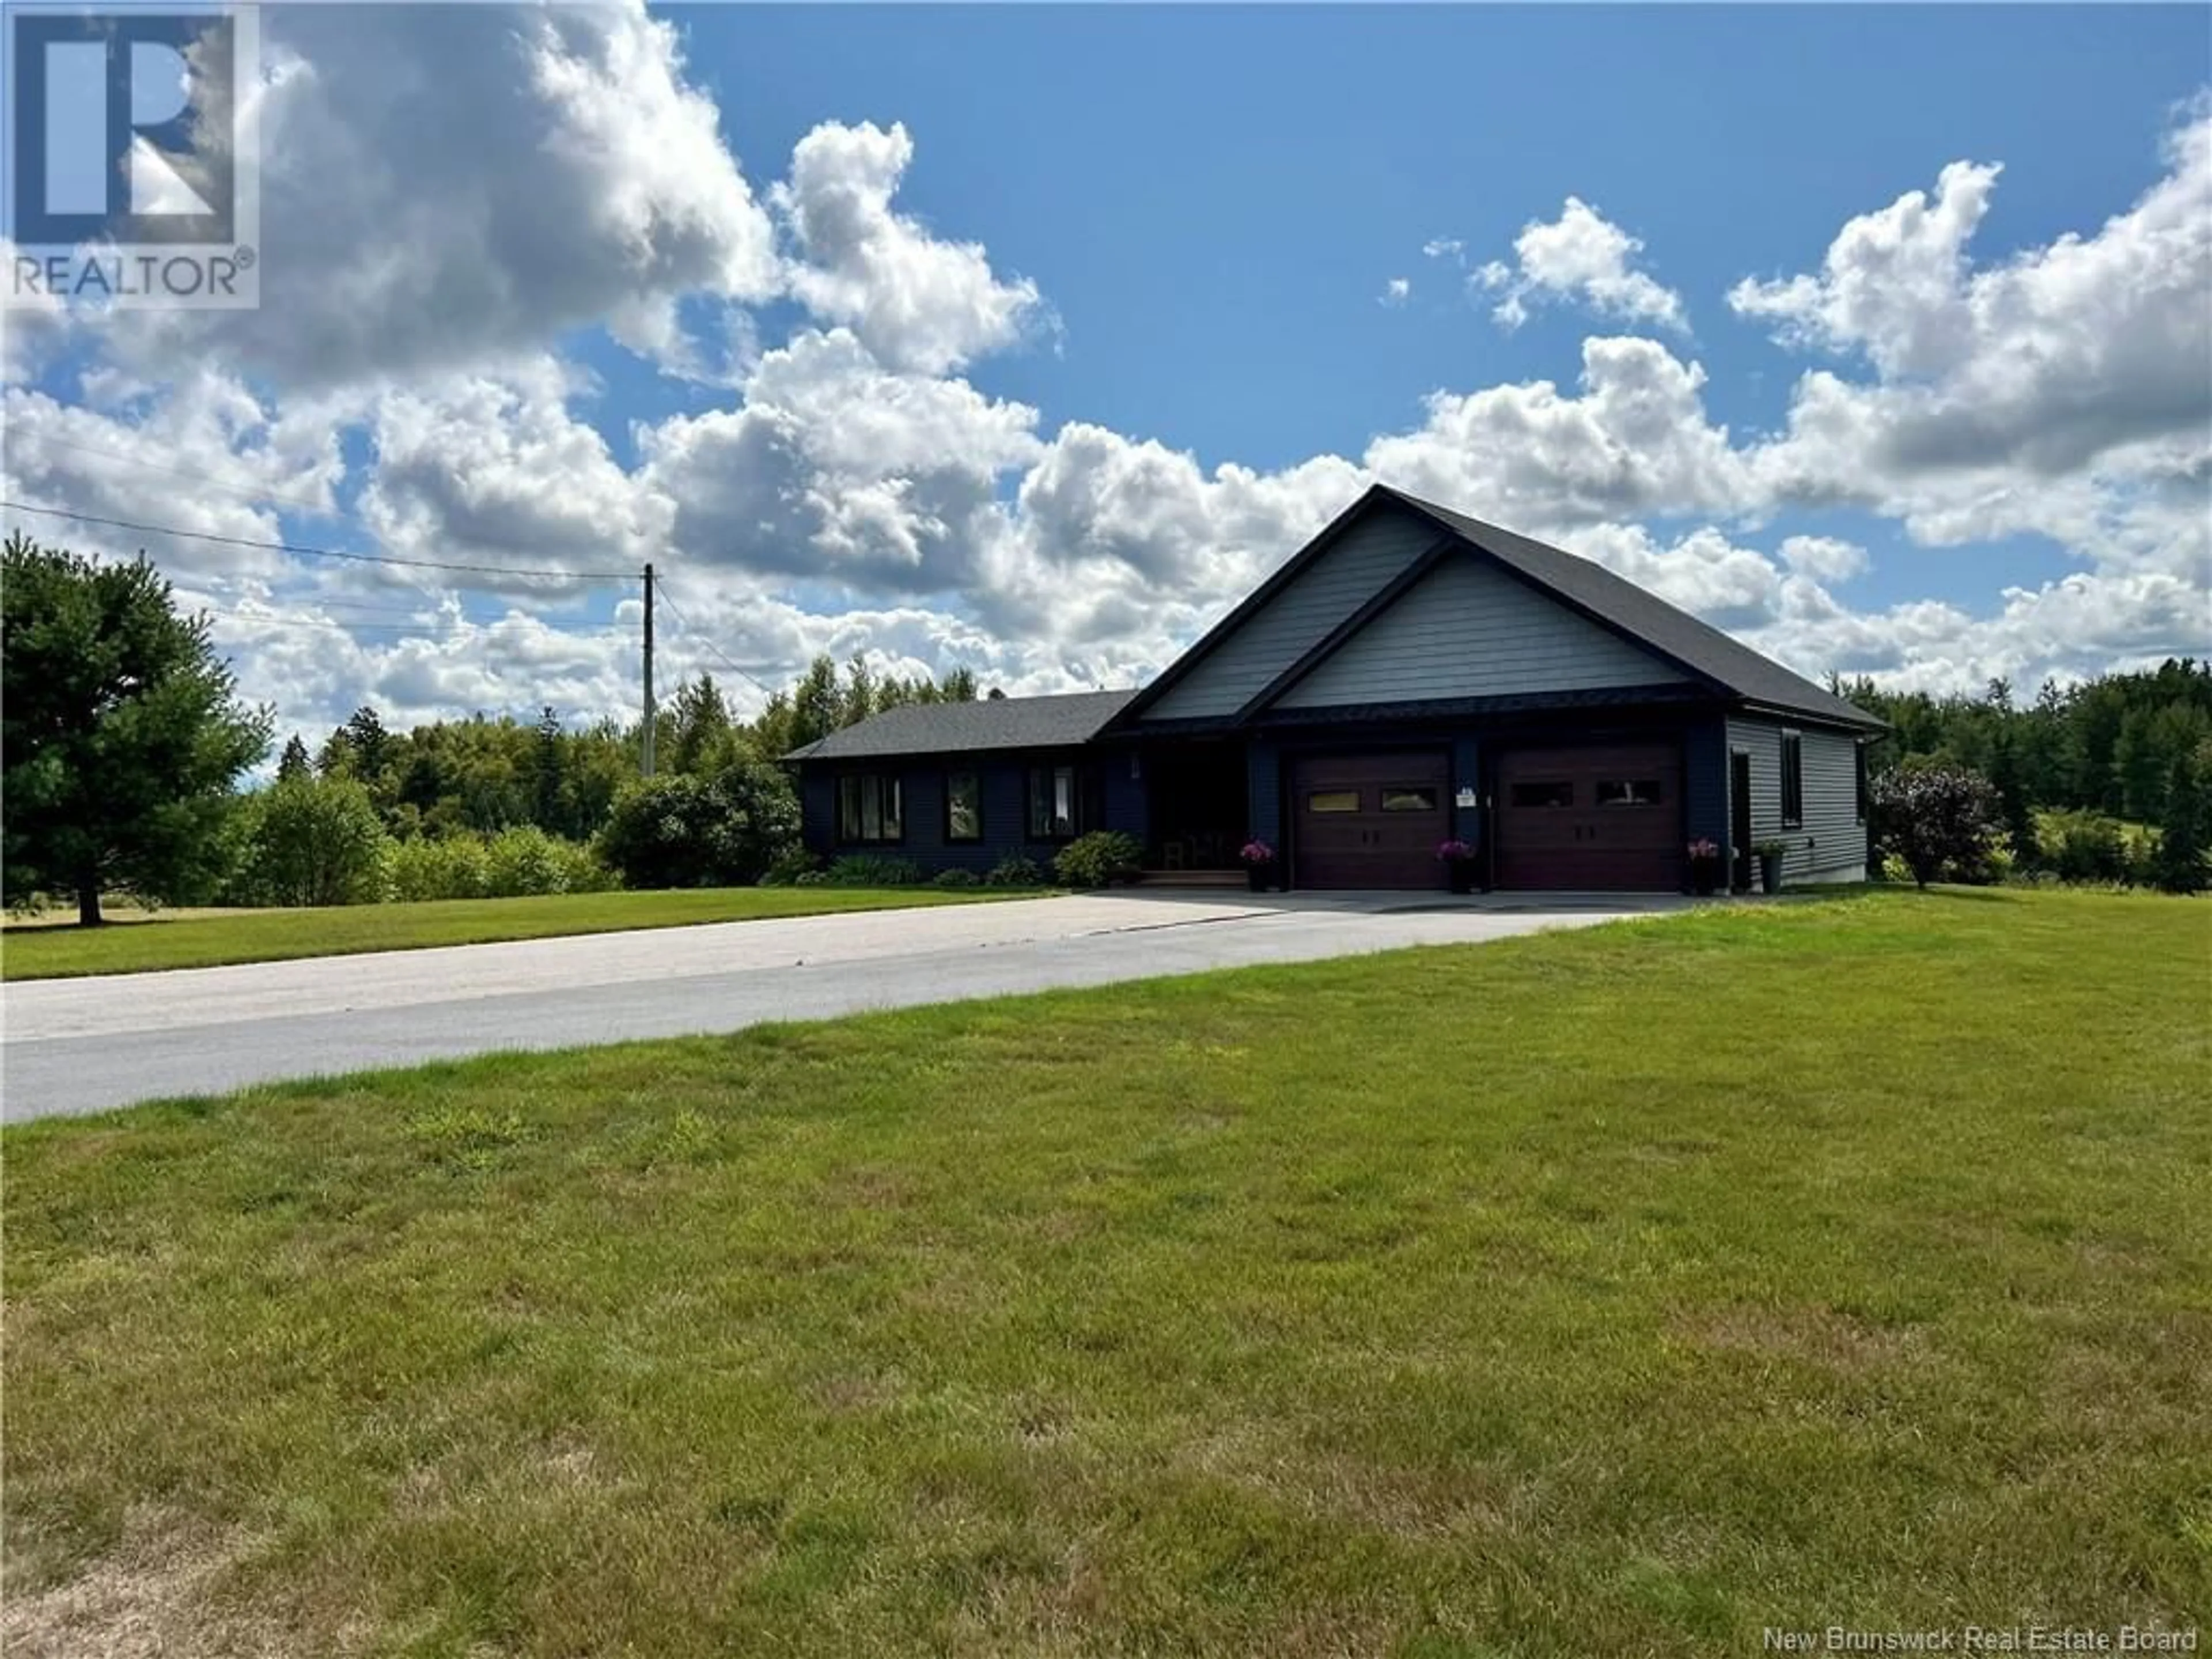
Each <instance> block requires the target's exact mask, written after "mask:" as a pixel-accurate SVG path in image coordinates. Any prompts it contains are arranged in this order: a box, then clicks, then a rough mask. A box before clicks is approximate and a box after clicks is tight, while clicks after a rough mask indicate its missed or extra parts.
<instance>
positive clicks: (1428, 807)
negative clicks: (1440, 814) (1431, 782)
mask: <svg viewBox="0 0 2212 1659" xmlns="http://www.w3.org/2000/svg"><path fill="white" fill-rule="evenodd" d="M1437 799H1438V797H1437V792H1436V791H1435V790H1433V789H1430V788H1426V787H1420V786H1407V787H1396V786H1393V785H1387V784H1386V785H1385V786H1384V787H1383V811H1386V812H1433V811H1436V810H1437Z"/></svg>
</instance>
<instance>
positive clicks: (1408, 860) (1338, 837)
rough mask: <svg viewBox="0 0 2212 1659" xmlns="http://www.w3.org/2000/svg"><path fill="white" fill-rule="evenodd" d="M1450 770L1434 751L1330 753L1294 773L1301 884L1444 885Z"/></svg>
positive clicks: (1296, 855)
mask: <svg viewBox="0 0 2212 1659" xmlns="http://www.w3.org/2000/svg"><path fill="white" fill-rule="evenodd" d="M1450 772H1451V767H1450V763H1449V761H1448V760H1447V759H1446V757H1444V756H1443V754H1441V753H1438V752H1435V751H1431V750H1410V751H1407V752H1405V753H1401V754H1380V755H1329V756H1318V757H1312V758H1309V759H1305V760H1302V761H1300V762H1299V763H1297V766H1296V767H1295V768H1293V769H1292V771H1291V787H1292V789H1293V791H1294V792H1295V799H1293V801H1292V802H1291V823H1292V828H1293V834H1294V836H1295V837H1296V839H1295V840H1294V842H1292V848H1291V850H1292V854H1293V859H1294V873H1295V876H1296V878H1297V884H1298V885H1299V886H1301V887H1412V888H1424V887H1442V886H1443V884H1444V870H1443V866H1442V865H1440V864H1438V863H1437V842H1440V841H1442V840H1443V838H1444V836H1445V834H1446V833H1447V831H1446V825H1447V823H1449V810H1450V802H1449V799H1448V798H1447V797H1448V790H1447V788H1446V785H1447V784H1448V783H1449V779H1450Z"/></svg>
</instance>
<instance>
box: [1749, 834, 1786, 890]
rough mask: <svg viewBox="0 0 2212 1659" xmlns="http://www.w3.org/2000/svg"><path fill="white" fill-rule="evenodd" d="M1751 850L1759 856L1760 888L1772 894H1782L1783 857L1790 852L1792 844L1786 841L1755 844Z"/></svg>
mask: <svg viewBox="0 0 2212 1659" xmlns="http://www.w3.org/2000/svg"><path fill="white" fill-rule="evenodd" d="M1751 850H1752V851H1753V853H1755V854H1758V855H1759V886H1760V887H1761V888H1763V889H1764V890H1765V891H1767V892H1770V893H1778V892H1780V891H1781V890H1782V859H1783V855H1784V854H1786V853H1788V852H1789V850H1790V843H1789V842H1786V841H1759V842H1753V843H1752V846H1751Z"/></svg>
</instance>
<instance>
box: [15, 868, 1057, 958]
mask: <svg viewBox="0 0 2212 1659" xmlns="http://www.w3.org/2000/svg"><path fill="white" fill-rule="evenodd" d="M1033 896H1035V894H1034V893H1033V892H1030V891H1024V890H1013V889H1008V888H954V889H945V888H934V887H884V888H842V887H715V888H704V889H694V890H683V891H674V892H652V893H619V892H618V893H562V894H556V895H551V896H545V897H540V898H504V899H435V900H429V901H426V902H421V903H411V904H349V905H338V906H332V907H331V908H324V909H298V910H239V911H230V912H224V911H207V910H199V911H193V912H191V913H188V914H186V915H182V916H176V917H172V916H169V915H164V914H161V913H158V912H157V913H153V914H150V915H149V914H148V913H145V912H139V913H137V914H136V915H132V916H131V918H130V919H129V920H117V921H112V922H110V923H107V924H106V925H104V926H102V927H96V928H92V929H84V928H79V927H10V928H8V929H7V930H6V931H5V932H4V933H0V978H6V979H11V980H24V979H63V978H71V977H75V976H76V975H83V974H143V973H149V972H151V971H153V970H154V969H161V968H210V967H214V966H216V965H218V964H220V963H233V962H289V961H293V960H295V959H296V958H298V957H337V956H353V955H356V954H358V953H359V952H361V951H416V950H421V949H422V948H424V947H425V946H428V945H482V944H485V943H487V942H489V941H491V940H495V939H552V938H555V937H557V936H560V935H563V934H571V933H613V932H616V931H617V930H620V929H622V928H626V927H690V926H694V925H696V924H697V923H700V922H708V921H760V920H764V919H768V918H772V917H775V916H813V915H829V914H833V913H836V912H841V911H847V910H887V909H895V908H903V907H908V906H915V905H923V904H970V903H975V902H979V901H982V900H987V899H1000V898H1026V897H1033Z"/></svg>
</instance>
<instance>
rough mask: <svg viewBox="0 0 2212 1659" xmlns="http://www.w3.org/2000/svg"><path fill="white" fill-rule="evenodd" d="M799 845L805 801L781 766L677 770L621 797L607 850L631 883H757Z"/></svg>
mask: <svg viewBox="0 0 2212 1659" xmlns="http://www.w3.org/2000/svg"><path fill="white" fill-rule="evenodd" d="M798 844H799V800H798V798H797V797H796V796H795V795H793V793H791V784H790V781H788V780H787V779H786V778H785V776H784V775H783V774H782V773H781V771H780V770H778V769H776V768H775V767H773V766H770V765H768V764H766V763H762V762H758V761H745V762H741V763H738V765H735V766H732V767H731V768H729V769H727V770H726V771H725V772H723V773H722V774H720V775H719V776H717V777H715V778H714V779H712V780H708V779H706V778H698V777H693V776H691V775H690V774H688V773H682V772H676V773H669V774H666V775H662V776H659V777H654V778H647V779H645V780H643V781H641V782H638V783H635V784H632V785H631V786H630V787H629V788H627V789H625V790H624V791H623V793H621V794H620V795H619V796H617V798H616V799H615V805H614V810H613V812H612V813H611V815H610V817H608V820H607V826H606V828H605V829H603V830H601V831H600V832H599V854H600V856H601V857H602V858H604V859H605V860H606V862H607V864H608V865H609V866H610V867H611V868H612V869H614V870H616V871H617V872H620V874H621V876H622V878H623V884H624V885H625V886H629V887H714V886H725V885H749V884H751V883H754V882H757V881H758V880H759V879H760V878H761V877H762V876H763V875H765V874H766V873H767V872H768V871H769V869H770V867H771V866H774V865H775V861H776V860H778V859H780V858H782V857H784V856H786V855H787V854H789V853H790V852H791V851H792V850H793V848H796V847H797V846H798Z"/></svg>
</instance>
